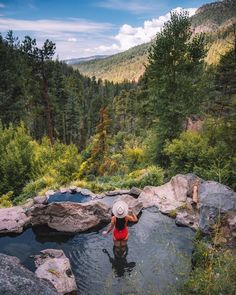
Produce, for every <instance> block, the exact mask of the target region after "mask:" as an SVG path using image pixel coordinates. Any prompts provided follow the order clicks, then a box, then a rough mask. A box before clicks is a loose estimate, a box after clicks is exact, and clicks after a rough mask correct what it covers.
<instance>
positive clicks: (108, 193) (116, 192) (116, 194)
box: [105, 190, 130, 197]
mask: <svg viewBox="0 0 236 295" xmlns="http://www.w3.org/2000/svg"><path fill="white" fill-rule="evenodd" d="M129 192H130V190H115V191H109V192H105V195H106V196H108V197H113V196H119V195H127V194H129Z"/></svg>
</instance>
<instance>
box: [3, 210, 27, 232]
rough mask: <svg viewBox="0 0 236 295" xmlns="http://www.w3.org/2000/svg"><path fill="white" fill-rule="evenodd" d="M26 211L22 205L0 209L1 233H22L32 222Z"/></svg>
mask: <svg viewBox="0 0 236 295" xmlns="http://www.w3.org/2000/svg"><path fill="white" fill-rule="evenodd" d="M25 212H26V208H23V207H21V206H17V207H11V208H4V209H0V234H5V233H21V232H22V231H23V229H24V228H25V227H26V226H27V225H29V223H30V217H28V216H27V215H26V213H25Z"/></svg>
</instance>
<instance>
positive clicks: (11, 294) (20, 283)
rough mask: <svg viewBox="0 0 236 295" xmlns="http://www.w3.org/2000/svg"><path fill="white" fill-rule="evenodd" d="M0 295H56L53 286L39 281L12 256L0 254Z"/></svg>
mask: <svg viewBox="0 0 236 295" xmlns="http://www.w3.org/2000/svg"><path fill="white" fill-rule="evenodd" d="M0 294H1V295H33V294H39V295H57V294H58V292H57V291H56V290H55V289H54V287H53V285H51V284H50V283H48V282H46V281H44V280H41V279H39V278H37V277H36V276H35V274H34V273H32V272H31V271H30V270H28V269H27V268H25V267H24V266H23V265H22V264H21V262H20V260H19V259H18V258H16V257H13V256H8V255H4V254H0Z"/></svg>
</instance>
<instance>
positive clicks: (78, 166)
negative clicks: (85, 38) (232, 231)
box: [0, 12, 236, 199]
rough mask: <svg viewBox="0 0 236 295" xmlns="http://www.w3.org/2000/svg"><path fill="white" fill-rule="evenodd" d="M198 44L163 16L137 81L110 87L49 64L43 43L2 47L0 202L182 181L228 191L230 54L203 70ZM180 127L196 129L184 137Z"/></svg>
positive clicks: (182, 25)
mask: <svg viewBox="0 0 236 295" xmlns="http://www.w3.org/2000/svg"><path fill="white" fill-rule="evenodd" d="M231 29H232V32H233V30H234V26H232V27H231V28H229V30H231ZM234 32H235V31H234ZM234 37H235V39H234V41H235V40H236V34H235V33H234ZM205 40H206V38H205V35H203V34H199V35H195V36H193V35H192V32H191V21H190V18H189V16H188V14H187V13H185V12H182V13H172V14H171V19H170V21H168V22H167V23H166V24H165V25H164V27H163V29H162V31H161V32H160V33H158V34H157V36H156V39H155V42H154V43H153V45H152V46H151V47H150V49H149V55H148V65H147V66H146V70H145V73H144V75H143V76H142V77H141V78H140V79H139V81H138V82H132V83H131V82H128V81H124V82H123V83H120V84H117V83H112V82H108V81H102V80H101V79H98V80H97V79H96V78H95V77H93V78H88V77H86V76H83V75H81V74H80V73H79V71H77V70H73V69H72V68H71V67H69V66H67V65H66V64H65V63H62V62H60V61H58V60H55V61H54V60H52V57H53V55H54V52H55V44H54V43H52V42H50V41H48V40H46V41H45V43H44V45H43V46H42V47H41V48H39V47H38V46H37V43H36V40H34V39H31V38H30V37H26V38H25V39H24V40H23V41H22V42H19V40H18V39H17V38H15V37H14V36H13V34H12V32H9V33H8V34H7V36H6V37H5V38H3V37H1V38H0V55H1V59H0V80H1V84H0V108H1V112H0V119H1V122H2V127H1V130H0V149H1V154H2V155H4V156H3V157H2V159H1V161H2V162H3V164H1V165H0V174H1V175H2V177H4V179H5V182H4V185H2V186H1V188H0V193H1V194H2V193H4V194H5V193H8V192H9V191H14V196H17V195H20V196H21V197H22V196H23V197H22V198H25V197H26V196H33V195H35V194H36V193H38V192H39V191H40V190H45V189H48V188H58V186H60V185H62V184H63V185H64V184H68V183H70V182H71V181H77V182H76V183H77V184H78V185H81V186H85V187H90V188H91V189H93V190H105V189H112V188H117V187H130V186H132V185H136V186H140V187H143V186H145V185H158V184H161V183H162V182H163V181H164V179H166V180H167V179H168V178H170V177H171V176H173V175H174V174H176V173H188V172H194V173H196V174H198V175H199V176H200V177H203V178H205V179H210V180H216V181H220V182H222V183H224V184H227V185H229V186H231V187H233V188H236V174H235V170H234V167H235V164H236V149H235V147H236V111H235V110H236V108H235V106H236V105H235V103H236V80H235V77H236V51H235V48H236V45H235V42H234V43H232V44H231V47H230V48H231V49H229V51H227V52H226V53H225V55H223V56H221V57H220V62H219V64H218V65H216V66H209V65H208V66H207V65H206V64H205V62H204V57H205V55H206V53H207V51H206V46H205V44H206V43H205V42H206V41H205ZM189 118H190V119H192V120H193V121H194V120H195V121H198V120H200V121H201V122H202V123H203V126H202V128H201V129H200V130H195V131H191V130H188V129H186V121H187V120H189ZM20 122H22V123H20ZM19 124H21V125H20V127H17V126H19ZM22 124H23V125H24V126H25V127H26V128H25V127H24V126H23V125H22ZM17 128H18V129H17ZM14 130H15V131H14ZM45 136H46V137H45ZM21 137H22V138H23V139H24V140H23V139H22V140H20V139H21ZM26 142H27V144H26ZM26 147H28V148H29V151H28V152H26V153H25V152H24V149H25V148H26ZM26 150H27V149H26ZM60 152H61V153H62V154H63V157H60V156H59V155H60ZM14 155H18V156H14ZM73 159H76V161H73ZM27 165H28V166H27ZM13 167H14V168H13ZM12 170H14V171H15V172H14V173H15V174H14V173H13V172H12ZM26 171H28V172H26ZM18 172H19V173H18ZM12 173H13V174H14V175H15V180H14V178H11V176H10V175H11V174H12ZM14 183H15V184H14ZM22 198H21V199H22Z"/></svg>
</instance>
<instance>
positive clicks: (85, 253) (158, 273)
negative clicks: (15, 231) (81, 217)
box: [0, 208, 194, 295]
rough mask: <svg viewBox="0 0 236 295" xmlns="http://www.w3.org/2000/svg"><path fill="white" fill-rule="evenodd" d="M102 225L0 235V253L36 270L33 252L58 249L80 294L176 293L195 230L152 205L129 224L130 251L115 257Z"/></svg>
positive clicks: (187, 267)
mask: <svg viewBox="0 0 236 295" xmlns="http://www.w3.org/2000/svg"><path fill="white" fill-rule="evenodd" d="M103 230H104V226H100V227H99V228H97V229H96V230H95V231H91V232H86V233H80V234H76V235H73V236H70V235H65V234H62V233H58V232H56V231H52V230H49V229H48V228H47V227H36V228H33V229H27V230H26V231H25V232H24V233H22V234H21V235H18V236H14V237H1V238H0V252H2V253H5V254H8V255H13V256H17V257H19V258H20V260H21V261H22V262H23V264H24V265H25V266H26V267H28V268H29V269H31V270H34V269H35V267H34V263H33V259H32V258H30V256H31V255H33V254H38V253H39V251H40V250H42V249H47V248H54V249H62V250H63V251H64V252H65V254H66V256H67V257H68V258H69V259H70V262H71V266H72V270H73V272H74V274H75V277H76V282H77V285H78V289H79V291H78V294H83V295H87V294H88V295H90V294H91V295H96V294H99V295H101V294H112V295H113V294H115V295H116V294H117V295H118V294H165V295H167V294H174V292H175V290H176V289H178V288H179V287H180V286H182V284H183V282H184V281H185V280H186V278H187V277H188V274H189V271H190V269H191V253H192V250H193V243H192V240H193V235H194V233H193V231H192V230H190V229H188V228H181V227H177V226H176V225H175V223H174V221H173V220H172V219H170V218H169V217H167V216H164V215H162V214H160V213H159V212H158V210H157V209H155V208H149V209H146V210H143V213H142V215H141V217H140V219H139V222H138V223H137V224H134V225H132V226H131V227H129V233H130V234H129V241H128V254H127V256H126V257H123V258H122V257H118V258H117V257H115V256H114V253H113V241H112V236H111V235H109V236H105V237H104V236H102V234H101V233H102V231H103Z"/></svg>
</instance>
